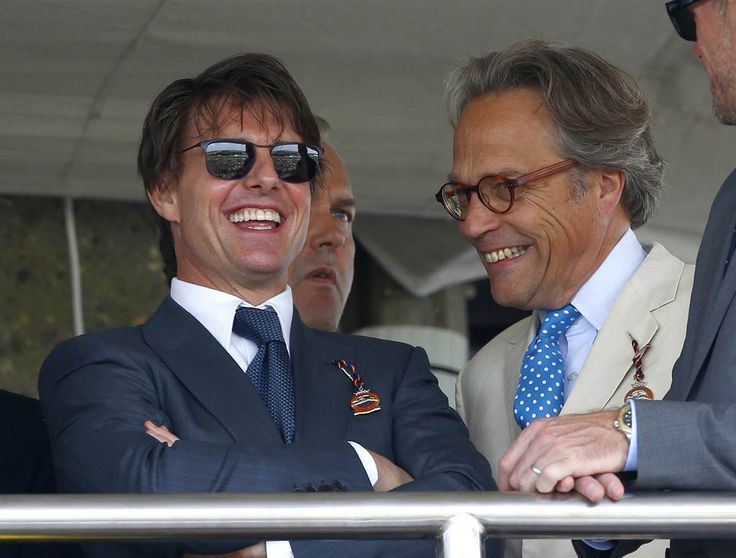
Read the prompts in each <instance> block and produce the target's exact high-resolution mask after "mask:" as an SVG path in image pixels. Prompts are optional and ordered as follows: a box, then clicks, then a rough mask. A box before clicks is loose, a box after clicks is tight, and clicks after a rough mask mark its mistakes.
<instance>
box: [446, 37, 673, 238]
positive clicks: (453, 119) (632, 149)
mask: <svg viewBox="0 0 736 558" xmlns="http://www.w3.org/2000/svg"><path fill="white" fill-rule="evenodd" d="M512 89H532V90H536V91H538V92H539V93H540V94H541V96H542V98H543V99H544V103H545V105H546V107H547V109H548V110H549V111H550V113H551V115H552V118H553V120H554V122H555V124H556V125H557V132H558V134H557V143H558V148H559V150H560V152H561V153H562V154H563V156H564V157H566V158H568V159H573V160H575V161H578V162H579V163H580V164H581V165H582V166H583V167H584V168H602V169H608V170H620V171H621V172H622V173H623V175H624V177H625V186H624V192H623V195H622V199H621V203H622V205H623V207H624V209H625V210H626V212H627V213H628V216H629V218H630V219H631V226H632V227H633V228H637V227H640V226H642V225H643V224H644V223H646V222H647V221H648V220H649V219H650V218H651V216H652V215H653V214H654V210H655V208H656V206H657V201H658V198H659V192H660V191H661V189H662V176H663V173H664V162H663V161H662V159H661V157H660V156H659V154H658V153H657V150H656V148H655V146H654V142H653V140H652V134H651V130H650V128H649V118H650V112H649V104H648V103H647V100H646V99H645V98H644V95H643V94H642V92H641V91H640V90H639V88H638V86H637V85H636V83H635V82H634V80H633V79H632V78H631V77H630V76H629V75H628V74H626V73H625V72H623V71H622V70H621V69H619V68H617V67H616V66H614V65H613V64H610V63H608V62H606V61H605V60H603V59H602V58H601V57H600V56H598V55H597V54H594V53H592V52H590V51H587V50H584V49H580V48H570V47H562V46H556V45H552V44H549V43H546V42H543V41H538V40H526V41H520V42H518V43H515V44H513V45H511V46H509V47H508V48H506V49H505V50H502V51H498V52H491V53H489V54H487V55H485V56H481V57H478V58H471V59H470V60H469V61H468V62H467V63H464V64H463V65H461V66H458V67H457V68H455V69H454V70H453V71H452V72H450V74H449V75H448V76H447V79H446V81H445V94H446V98H447V105H448V109H449V113H450V123H451V124H452V126H453V128H454V127H456V126H457V123H458V120H459V118H460V115H461V114H462V111H463V110H464V109H465V107H466V106H467V105H468V103H470V102H471V101H472V100H473V99H476V98H478V97H483V96H485V95H487V94H489V93H502V92H504V91H508V90H512ZM578 178H579V179H578V180H575V182H576V188H577V189H578V190H579V192H578V194H579V195H581V196H584V195H585V186H584V184H585V181H584V180H581V179H582V178H583V177H581V176H579V177H578ZM581 188H582V189H581Z"/></svg>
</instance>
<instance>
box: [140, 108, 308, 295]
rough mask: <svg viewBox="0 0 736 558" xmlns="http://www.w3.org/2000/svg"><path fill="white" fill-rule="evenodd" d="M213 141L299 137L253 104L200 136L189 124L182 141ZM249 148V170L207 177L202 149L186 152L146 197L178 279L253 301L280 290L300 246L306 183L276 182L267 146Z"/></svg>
mask: <svg viewBox="0 0 736 558" xmlns="http://www.w3.org/2000/svg"><path fill="white" fill-rule="evenodd" d="M254 115H257V116H258V118H256V117H255V116H254ZM214 138H227V139H240V140H247V141H250V142H253V143H256V144H259V145H269V144H273V143H275V142H278V141H301V138H300V137H299V136H298V135H297V134H296V132H294V130H293V128H292V126H291V125H290V124H289V123H288V122H287V123H286V125H285V126H284V127H283V128H282V127H281V126H279V125H278V123H277V122H276V121H275V120H274V118H273V117H272V116H271V115H270V114H269V112H268V111H267V110H260V108H259V107H255V108H253V107H251V109H250V110H245V111H243V112H242V113H241V112H240V111H239V110H238V111H236V112H233V113H231V114H229V115H228V117H227V118H226V119H224V120H223V121H222V122H221V123H220V126H219V128H218V129H217V130H216V131H208V132H206V133H205V134H204V135H200V134H199V133H198V132H197V127H196V126H195V125H194V123H193V122H192V123H190V126H189V127H188V130H187V133H186V134H185V138H184V142H183V143H184V145H187V146H188V145H193V144H195V143H197V142H200V141H204V140H208V139H214ZM255 149H256V155H255V163H254V164H253V167H252V168H251V170H250V171H249V172H248V174H247V175H246V176H245V177H243V178H241V179H237V180H224V179H221V178H217V177H214V176H212V175H210V174H209V173H208V172H207V169H206V168H205V161H204V153H203V151H202V149H200V148H195V149H192V150H190V151H187V152H186V153H183V154H182V156H181V157H182V171H181V173H180V176H178V177H177V178H175V179H174V180H173V182H174V183H172V184H167V185H166V187H165V188H162V189H161V190H160V191H159V190H157V191H154V192H153V193H151V194H150V198H151V202H152V203H153V205H154V207H155V208H156V211H157V212H158V213H159V215H161V216H162V217H163V218H164V219H166V220H167V221H169V222H170V223H171V228H172V234H173V237H174V246H175V248H176V259H177V267H178V277H179V278H180V279H182V280H184V281H188V282H191V283H195V284H198V285H202V286H205V287H209V288H212V289H216V290H220V291H224V292H228V293H230V294H233V295H236V296H239V297H240V298H242V299H244V300H247V301H248V302H250V303H252V304H260V303H261V302H263V301H264V300H267V299H268V298H270V297H272V296H274V295H276V294H278V293H279V292H281V291H283V290H284V288H285V287H286V280H287V272H288V267H289V264H290V263H291V262H292V260H293V259H294V258H295V257H296V255H297V254H298V253H299V250H301V248H302V245H303V244H304V239H305V236H306V232H307V225H308V221H309V209H310V193H309V184H308V183H306V182H305V183H301V184H291V183H288V182H284V181H282V180H280V179H279V177H278V176H277V174H276V171H275V169H274V164H273V162H272V160H271V156H270V152H269V149H268V148H267V147H256V148H255Z"/></svg>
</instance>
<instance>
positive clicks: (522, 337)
mask: <svg viewBox="0 0 736 558" xmlns="http://www.w3.org/2000/svg"><path fill="white" fill-rule="evenodd" d="M526 321H527V322H528V325H529V327H527V328H526V329H525V330H523V331H520V332H519V335H518V336H516V337H513V338H511V339H509V345H508V348H507V350H506V351H507V352H506V358H505V361H504V374H503V376H504V378H506V385H505V386H504V387H505V389H506V393H505V394H504V395H505V397H504V402H505V405H506V409H505V411H506V413H505V416H507V417H509V435H510V436H511V440H515V439H516V438H518V437H519V434H521V428H519V425H518V424H517V423H516V420H514V397H516V391H517V389H518V387H519V375H520V373H521V362H522V360H523V359H524V353H526V350H527V349H528V348H529V345H530V344H531V342H532V341H533V340H534V338H535V337H536V336H537V329H539V312H537V311H536V310H535V311H534V312H532V315H531V316H529V317H528V318H527V319H526Z"/></svg>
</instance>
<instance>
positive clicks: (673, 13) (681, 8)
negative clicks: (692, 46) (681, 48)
mask: <svg viewBox="0 0 736 558" xmlns="http://www.w3.org/2000/svg"><path fill="white" fill-rule="evenodd" d="M698 1H699V0H671V2H667V4H666V6H667V13H668V14H669V16H670V19H671V20H672V25H674V26H675V31H677V34H678V35H680V37H682V38H683V39H685V40H686V41H697V40H698V37H697V34H696V30H695V18H694V17H693V13H692V12H691V11H690V10H689V9H688V6H689V5H690V4H695V2H698Z"/></svg>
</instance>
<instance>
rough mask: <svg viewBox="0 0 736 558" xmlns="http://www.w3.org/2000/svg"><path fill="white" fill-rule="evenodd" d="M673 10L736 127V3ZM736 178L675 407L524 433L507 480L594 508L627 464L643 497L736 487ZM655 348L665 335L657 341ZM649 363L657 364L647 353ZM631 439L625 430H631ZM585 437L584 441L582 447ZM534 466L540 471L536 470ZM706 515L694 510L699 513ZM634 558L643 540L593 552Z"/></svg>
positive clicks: (637, 405) (705, 547) (722, 204)
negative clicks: (571, 493)
mask: <svg viewBox="0 0 736 558" xmlns="http://www.w3.org/2000/svg"><path fill="white" fill-rule="evenodd" d="M666 7H667V11H668V13H669V15H670V19H671V20H672V23H673V24H674V26H675V29H676V30H677V32H678V34H679V35H680V36H681V37H682V38H683V39H686V40H689V41H695V44H694V46H693V52H694V54H695V56H696V57H697V58H698V60H700V61H701V62H702V63H703V65H704V67H705V70H706V72H707V74H708V77H709V78H710V88H711V93H712V95H713V109H714V112H715V115H716V118H717V119H718V120H719V121H720V122H721V123H723V124H726V125H736V2H734V1H733V0H673V1H671V2H667V4H666ZM735 216H736V172H732V173H731V175H730V176H729V177H728V178H727V179H726V181H725V182H724V184H723V186H722V187H721V189H720V191H719V192H718V194H717V195H716V198H715V200H714V202H713V205H712V208H711V212H710V216H709V218H708V223H707V224H706V227H705V231H704V233H703V238H702V241H701V243H700V246H701V249H700V251H699V252H698V257H697V261H696V270H697V271H696V274H695V281H694V284H693V291H692V299H691V303H690V313H689V317H688V324H687V335H686V338H685V342H684V345H683V349H682V354H681V355H680V357H679V359H678V360H677V363H676V364H675V367H674V369H673V371H672V386H671V388H670V390H669V392H668V393H667V395H666V397H665V398H664V401H647V400H635V401H632V402H631V404H630V405H629V406H627V407H624V408H622V409H615V410H613V411H606V412H602V413H594V414H589V415H579V416H576V417H568V420H562V419H558V420H553V421H549V422H547V423H546V424H543V425H540V428H536V429H534V431H532V432H530V433H529V434H528V435H527V434H526V433H524V434H523V435H522V436H521V437H520V438H519V439H518V440H517V443H516V444H515V445H514V446H513V447H512V448H511V449H510V450H509V452H508V454H507V455H506V457H505V458H504V459H505V464H506V467H505V469H504V470H502V471H501V478H500V481H499V484H500V485H504V486H508V485H511V487H513V488H515V489H521V490H537V491H539V492H551V491H553V490H562V491H568V490H572V489H575V490H577V491H578V492H580V493H582V494H583V495H584V496H586V497H587V498H589V499H590V500H592V501H599V500H601V499H602V498H603V497H604V495H607V496H608V497H610V498H613V499H619V498H621V497H622V495H623V493H624V485H623V482H622V480H623V478H622V477H620V476H618V475H616V474H614V473H619V472H620V471H622V470H623V469H624V464H625V463H626V464H627V465H626V469H628V470H630V471H631V473H630V474H629V476H633V481H632V482H631V485H630V486H631V488H633V489H637V490H668V489H669V490H723V491H729V492H733V491H734V490H736V451H734V448H735V447H736V405H735V404H734V394H736V344H735V343H734V337H736V306H734V296H735V295H736V266H734V264H733V259H734V249H735V248H736V233H735V230H736V229H735V223H736V217H735ZM653 343H656V338H655V339H654V340H653ZM644 358H645V359H646V357H644ZM621 434H624V435H621ZM573 439H575V440H576V442H575V443H571V441H572V440H573ZM532 469H536V470H538V471H541V474H536V473H535V471H533V470H532ZM697 513H698V510H696V509H695V510H693V511H692V514H693V518H695V516H696V515H697ZM576 544H577V546H576V548H577V549H578V550H579V552H580V553H581V554H583V555H596V556H614V557H616V556H623V555H626V554H627V553H629V552H631V550H632V549H634V548H636V547H637V546H638V545H639V544H641V542H638V543H637V542H634V541H620V542H618V543H617V544H616V545H615V547H613V548H612V549H610V550H609V551H607V552H606V553H599V554H594V553H593V552H592V551H591V550H590V549H589V548H588V547H587V546H585V545H582V544H580V543H576ZM734 555H736V537H734V538H733V539H730V540H728V539H726V540H718V539H673V540H672V541H671V544H670V549H669V556H670V558H685V557H696V556H697V557H698V558H701V557H707V558H714V557H719V558H731V557H732V556H734Z"/></svg>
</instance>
